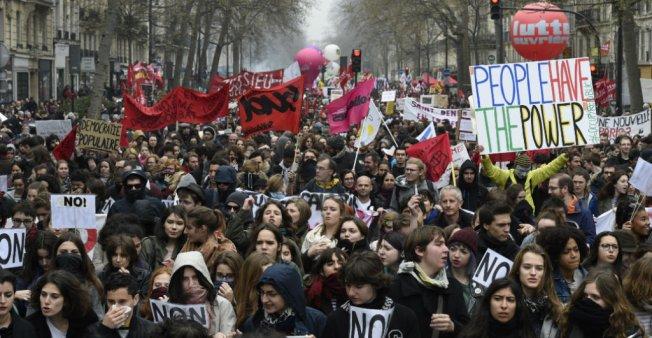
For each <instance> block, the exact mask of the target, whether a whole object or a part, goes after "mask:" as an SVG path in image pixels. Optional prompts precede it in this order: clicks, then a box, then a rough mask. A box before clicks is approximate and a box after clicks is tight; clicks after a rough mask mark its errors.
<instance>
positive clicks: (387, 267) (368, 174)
mask: <svg viewBox="0 0 652 338" xmlns="http://www.w3.org/2000/svg"><path fill="white" fill-rule="evenodd" d="M452 98H453V96H451V101H453V100H452ZM452 105H453V106H455V105H456V104H452ZM306 110H307V111H306V114H305V117H304V119H303V121H302V129H301V131H300V132H299V133H298V134H296V135H294V134H292V133H289V132H285V133H280V132H274V133H265V134H259V135H255V136H253V137H250V138H244V137H242V135H241V128H240V127H239V126H238V125H237V121H236V120H235V119H234V118H233V117H232V116H230V117H228V118H224V119H221V120H219V121H216V122H215V123H214V124H210V125H202V126H198V125H188V124H183V123H180V124H177V125H172V126H169V127H168V128H166V129H164V130H159V131H155V132H142V131H138V130H133V131H130V132H129V140H130V142H129V146H128V147H127V148H124V149H122V151H121V152H120V153H102V152H91V151H81V150H76V151H75V154H74V156H73V158H71V159H59V160H56V159H55V158H54V157H53V155H52V150H53V149H54V147H56V146H57V144H58V143H59V139H58V138H57V137H56V136H54V135H52V136H47V137H41V136H37V135H35V133H34V130H33V128H30V124H31V123H32V122H33V121H34V119H46V120H47V119H63V118H71V119H73V123H74V122H75V121H74V120H75V119H76V116H74V115H73V116H69V115H65V116H64V115H63V114H60V113H59V109H58V107H57V104H56V103H54V102H52V103H48V104H41V105H37V104H36V103H34V102H33V101H32V100H28V101H26V102H20V103H15V104H12V105H11V106H7V107H4V108H3V112H4V113H3V114H4V115H5V117H7V119H6V120H5V121H4V122H2V128H1V129H0V134H1V136H2V143H1V144H0V175H6V177H7V189H6V191H5V192H3V193H2V194H1V195H0V223H1V225H2V227H4V228H25V229H26V233H27V240H26V246H25V256H24V264H23V266H22V267H20V268H11V269H5V270H1V271H0V337H38V338H45V337H48V338H49V337H52V338H61V337H123V338H124V337H131V338H136V337H234V336H240V335H242V336H244V337H263V336H264V337H276V336H279V337H283V336H312V337H316V338H322V337H347V336H349V334H350V332H351V326H352V325H353V323H351V320H352V319H351V318H352V312H351V311H354V310H353V309H358V308H363V309H369V310H391V313H392V315H391V317H389V318H390V320H389V322H388V323H387V327H386V331H385V332H384V334H385V336H386V337H393V338H398V337H405V338H408V337H409V338H412V337H416V338H418V337H440V338H446V337H474V338H475V337H560V338H566V337H573V338H575V337H586V338H592V337H618V338H621V337H622V338H624V337H648V336H649V335H650V333H651V332H652V253H651V252H652V239H651V238H652V237H651V236H650V219H649V215H648V212H647V211H646V206H647V205H649V204H651V203H649V202H650V201H649V200H648V199H647V198H646V197H645V196H641V194H640V192H638V191H637V190H636V189H635V188H634V187H632V186H631V185H630V184H629V178H630V177H631V175H632V172H633V169H634V167H635V165H636V163H637V161H638V160H639V158H640V159H643V160H647V161H651V162H652V135H648V136H645V137H640V136H634V137H631V136H628V135H621V136H619V137H618V138H616V140H615V141H610V140H609V138H608V137H606V136H602V137H601V142H600V144H597V145H590V146H584V147H574V148H561V149H552V150H545V151H537V152H533V153H521V154H518V155H517V156H516V157H515V158H514V159H513V160H511V161H509V163H494V162H493V161H492V159H491V158H490V157H489V156H484V155H482V156H481V155H480V153H481V152H482V150H483V148H482V145H478V144H475V143H474V142H466V143H467V144H466V146H467V149H468V150H469V157H470V158H471V160H468V161H466V162H464V163H463V164H462V165H461V166H460V167H459V168H457V169H456V170H455V171H453V173H452V175H451V176H448V177H447V176H444V177H442V178H441V179H440V180H439V181H437V182H432V181H430V180H428V179H427V178H426V171H427V167H426V165H425V164H424V162H423V161H421V160H420V159H418V158H414V157H409V156H408V155H407V154H406V149H407V148H408V147H409V146H410V145H413V144H416V143H418V140H417V139H416V138H415V136H416V135H419V133H420V132H421V131H422V130H423V128H424V127H425V126H426V124H425V123H421V122H415V121H404V120H402V119H401V118H400V114H398V113H396V114H395V115H393V116H388V117H387V119H386V121H387V124H388V128H387V129H388V130H381V131H380V132H379V134H378V136H377V137H376V141H374V142H373V143H372V144H371V145H369V146H366V147H363V148H361V149H356V148H355V147H354V143H355V139H356V135H357V130H356V127H352V128H351V131H350V132H349V133H348V134H347V135H331V134H330V133H329V131H328V124H327V122H326V121H327V119H326V117H325V115H324V113H323V112H322V111H321V110H320V109H318V108H317V107H313V108H307V109H306ZM110 118H111V119H113V120H118V121H119V118H120V117H119V116H111V117H110ZM390 131H391V134H392V135H389V133H390ZM444 132H448V133H449V136H450V138H451V142H452V144H455V143H456V142H458V140H457V138H456V133H455V130H454V126H452V125H451V124H450V123H448V121H443V122H440V123H438V124H437V133H438V134H440V133H444ZM394 140H395V142H396V144H394ZM304 191H305V192H310V193H323V194H324V195H323V199H321V201H320V203H319V208H320V209H318V210H314V208H313V209H311V207H312V205H311V204H310V203H309V202H308V201H306V199H305V198H302V197H301V193H302V192H304ZM52 194H94V195H95V196H96V213H97V214H106V221H105V223H104V224H103V225H102V228H101V230H100V231H99V232H98V236H97V243H96V244H95V245H94V246H89V242H88V241H89V240H88V237H89V236H88V235H87V234H86V233H85V231H84V230H76V229H70V230H63V229H53V227H52V222H51V209H52V208H51V205H50V196H51V195H52ZM261 195H265V196H266V201H267V202H265V203H264V204H262V205H258V204H257V201H256V197H257V196H261ZM610 210H613V211H614V213H615V225H614V226H613V229H607V230H606V231H605V230H604V229H598V230H599V231H596V219H597V217H598V216H600V215H602V214H604V213H605V212H608V211H610ZM254 211H255V213H254ZM361 215H367V216H369V217H367V218H364V219H363V217H362V216H361ZM315 218H317V219H319V221H318V222H317V223H314V222H312V220H313V219H315ZM489 250H491V251H493V252H495V253H498V254H500V255H502V256H503V257H505V258H507V259H509V260H511V261H512V262H513V265H512V267H511V270H510V271H509V273H508V274H507V276H505V278H499V279H495V280H493V281H492V282H491V283H490V285H489V286H488V287H483V286H482V285H480V284H479V283H478V282H477V281H475V280H474V279H475V278H474V272H475V271H476V268H477V267H478V265H479V264H480V262H481V260H482V258H483V256H484V255H485V253H487V252H488V251H489ZM150 299H153V300H161V301H167V302H170V303H174V304H204V305H205V306H206V309H207V312H208V317H209V318H208V321H207V325H205V326H202V325H201V324H199V323H196V322H194V321H192V320H187V319H179V318H177V319H174V318H172V319H167V320H165V321H162V322H160V323H154V313H153V311H152V307H151V305H150Z"/></svg>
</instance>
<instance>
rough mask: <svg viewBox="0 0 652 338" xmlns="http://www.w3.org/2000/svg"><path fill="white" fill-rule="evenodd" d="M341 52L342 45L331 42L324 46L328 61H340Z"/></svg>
mask: <svg viewBox="0 0 652 338" xmlns="http://www.w3.org/2000/svg"><path fill="white" fill-rule="evenodd" d="M340 54H341V52H340V47H339V46H337V45H333V44H330V45H328V46H326V47H324V57H325V58H326V60H328V61H339V59H340Z"/></svg>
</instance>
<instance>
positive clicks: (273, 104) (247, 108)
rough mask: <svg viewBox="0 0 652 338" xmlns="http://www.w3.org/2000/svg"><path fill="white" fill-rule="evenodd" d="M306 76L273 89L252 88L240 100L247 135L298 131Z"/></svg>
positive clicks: (244, 129) (243, 125)
mask: <svg viewBox="0 0 652 338" xmlns="http://www.w3.org/2000/svg"><path fill="white" fill-rule="evenodd" d="M302 102H303V77H302V76H301V77H298V78H296V79H294V80H292V81H290V82H287V83H284V84H282V85H279V86H276V87H272V88H270V89H261V90H258V89H252V90H250V91H248V92H246V93H245V94H244V95H243V96H242V97H240V99H239V100H238V116H239V117H240V125H242V133H243V134H244V135H245V136H250V135H251V134H255V133H260V132H265V131H270V130H274V131H290V132H293V133H295V134H296V133H298V132H299V125H300V124H301V104H302Z"/></svg>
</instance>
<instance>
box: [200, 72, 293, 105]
mask: <svg viewBox="0 0 652 338" xmlns="http://www.w3.org/2000/svg"><path fill="white" fill-rule="evenodd" d="M283 73H284V69H277V70H270V71H267V72H256V73H254V72H249V71H246V70H245V71H242V72H240V73H238V74H237V75H233V76H231V77H230V78H228V79H225V78H222V77H220V76H219V75H217V74H216V75H213V78H212V79H211V84H210V86H209V89H208V93H213V92H214V91H216V90H219V89H220V88H221V86H222V85H224V84H228V85H229V88H230V89H229V98H230V99H231V100H237V99H238V98H239V97H240V96H242V95H244V93H246V92H247V91H248V90H251V89H271V88H272V87H276V86H279V85H281V84H282V83H283Z"/></svg>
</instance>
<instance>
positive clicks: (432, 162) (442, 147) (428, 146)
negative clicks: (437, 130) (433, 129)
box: [405, 133, 453, 182]
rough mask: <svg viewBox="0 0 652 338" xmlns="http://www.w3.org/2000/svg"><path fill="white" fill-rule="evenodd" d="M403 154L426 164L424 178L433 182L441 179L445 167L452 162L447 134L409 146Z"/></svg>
mask: <svg viewBox="0 0 652 338" xmlns="http://www.w3.org/2000/svg"><path fill="white" fill-rule="evenodd" d="M405 153H406V154H407V155H408V156H411V157H416V158H418V159H420V160H421V161H423V163H425V164H426V169H427V171H426V176H427V177H428V179H429V180H431V181H433V182H434V181H438V180H439V178H441V175H443V174H444V172H446V167H448V164H449V163H451V161H452V160H453V152H452V151H451V144H450V141H449V140H448V133H443V134H441V135H438V136H436V137H433V138H429V139H427V140H425V141H423V142H419V143H417V144H414V145H411V146H410V147H409V148H407V149H406V150H405Z"/></svg>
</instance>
